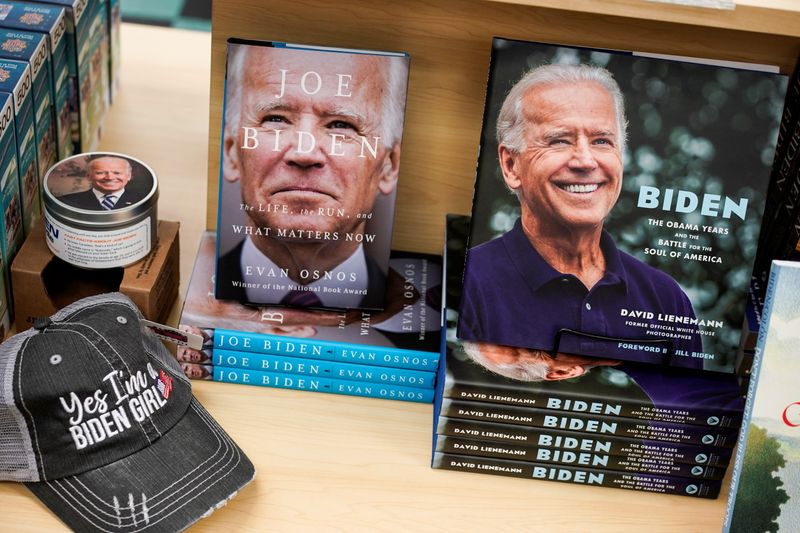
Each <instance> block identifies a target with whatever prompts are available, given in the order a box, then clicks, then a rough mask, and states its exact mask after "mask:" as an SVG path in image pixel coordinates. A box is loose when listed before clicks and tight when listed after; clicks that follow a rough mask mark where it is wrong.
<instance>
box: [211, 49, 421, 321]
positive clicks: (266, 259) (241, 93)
mask: <svg viewBox="0 0 800 533" xmlns="http://www.w3.org/2000/svg"><path fill="white" fill-rule="evenodd" d="M408 63H409V57H408V55H407V54H404V53H392V52H377V51H368V50H351V49H340V48H323V47H313V46H303V45H293V44H287V43H278V42H257V41H245V40H241V39H229V40H228V56H227V70H226V76H225V99H224V116H223V131H222V146H221V154H220V180H219V182H220V185H219V208H218V221H217V243H218V248H217V264H216V286H215V295H216V297H217V298H219V299H222V300H238V301H240V302H244V303H251V304H270V305H291V306H300V307H312V308H314V307H317V308H344V309H382V308H383V306H384V295H385V289H386V277H387V274H388V271H389V252H390V249H391V234H392V224H393V221H394V208H395V196H396V187H397V180H398V176H399V171H400V148H401V141H402V133H403V119H404V113H405V103H406V89H407V84H408Z"/></svg>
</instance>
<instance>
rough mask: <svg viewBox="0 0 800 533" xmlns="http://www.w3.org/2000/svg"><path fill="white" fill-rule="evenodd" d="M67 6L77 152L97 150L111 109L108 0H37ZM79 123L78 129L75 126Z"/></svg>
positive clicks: (73, 132) (72, 108) (72, 104)
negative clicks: (102, 129) (105, 118)
mask: <svg viewBox="0 0 800 533" xmlns="http://www.w3.org/2000/svg"><path fill="white" fill-rule="evenodd" d="M36 3H39V4H42V5H53V6H60V7H63V8H64V9H65V14H66V21H67V32H66V33H67V35H66V38H67V40H68V41H69V42H70V43H71V47H70V50H71V51H72V52H73V53H72V54H70V55H69V56H68V58H67V59H68V64H69V76H70V78H71V79H72V85H71V90H72V91H74V92H72V93H70V110H71V112H72V115H73V121H74V124H73V129H72V134H73V137H72V140H73V143H74V144H75V149H76V151H81V152H90V151H94V150H97V148H98V145H99V142H100V132H101V127H102V122H103V118H104V116H105V112H106V110H107V108H108V48H107V44H106V31H107V28H106V7H105V0H36ZM76 125H77V129H76Z"/></svg>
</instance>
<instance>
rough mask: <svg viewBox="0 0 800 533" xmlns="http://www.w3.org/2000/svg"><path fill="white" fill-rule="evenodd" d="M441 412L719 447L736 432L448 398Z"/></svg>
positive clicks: (728, 444)
mask: <svg viewBox="0 0 800 533" xmlns="http://www.w3.org/2000/svg"><path fill="white" fill-rule="evenodd" d="M441 414H442V416H449V417H453V418H467V419H470V420H483V421H486V422H502V423H507V424H519V425H523V426H531V427H541V428H549V429H561V430H566V431H574V432H580V433H593V434H598V435H619V436H622V437H629V438H634V439H644V440H657V441H663V442H672V443H676V444H693V445H703V446H717V447H721V448H733V446H734V444H736V435H737V430H735V429H732V428H717V427H700V426H687V425H680V424H669V423H666V422H657V421H652V420H650V421H644V420H641V421H639V420H631V419H626V418H617V417H610V416H593V415H592V416H590V415H584V414H579V413H559V412H556V411H547V410H544V409H529V408H522V407H512V406H509V405H499V404H491V403H480V402H461V401H455V400H451V399H445V400H444V401H443V402H442V410H441Z"/></svg>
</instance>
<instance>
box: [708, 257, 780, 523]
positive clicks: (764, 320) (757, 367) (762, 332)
mask: <svg viewBox="0 0 800 533" xmlns="http://www.w3.org/2000/svg"><path fill="white" fill-rule="evenodd" d="M780 272H781V267H780V265H778V264H774V263H773V265H772V268H771V269H770V274H769V282H768V284H767V290H766V296H767V297H766V300H765V301H764V311H763V313H762V315H761V327H759V329H758V342H757V343H756V353H755V356H754V358H753V368H752V371H751V374H750V384H749V387H748V391H747V400H746V401H745V405H744V420H743V422H742V427H741V429H740V430H739V447H738V448H737V449H736V456H735V458H734V463H733V473H732V475H731V486H730V491H729V494H728V503H727V506H726V508H725V521H724V522H723V524H722V531H723V533H728V532H729V531H730V527H731V520H732V518H733V509H734V505H735V503H736V492H737V490H738V488H739V477H740V476H741V473H742V467H743V466H744V458H745V451H746V450H747V435H748V433H749V430H750V418H751V416H752V414H753V401H754V400H755V397H756V389H757V388H758V377H759V374H760V372H761V362H762V357H763V355H764V344H765V343H766V342H767V335H768V334H769V322H770V318H771V316H772V302H773V300H774V294H775V287H776V285H777V284H778V278H779V276H780Z"/></svg>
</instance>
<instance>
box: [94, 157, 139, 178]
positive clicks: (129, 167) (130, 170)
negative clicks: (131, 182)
mask: <svg viewBox="0 0 800 533" xmlns="http://www.w3.org/2000/svg"><path fill="white" fill-rule="evenodd" d="M98 159H119V160H120V161H124V162H125V165H127V166H126V168H127V169H128V174H130V175H133V165H131V162H130V161H128V160H127V159H126V158H124V157H119V156H118V155H110V154H109V155H99V156H97V157H93V158H91V159H90V160H89V163H88V164H87V166H88V167H89V170H91V169H92V167H93V166H94V164H95V163H96V162H97V160H98Z"/></svg>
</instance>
